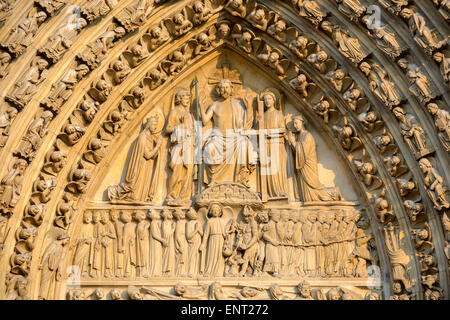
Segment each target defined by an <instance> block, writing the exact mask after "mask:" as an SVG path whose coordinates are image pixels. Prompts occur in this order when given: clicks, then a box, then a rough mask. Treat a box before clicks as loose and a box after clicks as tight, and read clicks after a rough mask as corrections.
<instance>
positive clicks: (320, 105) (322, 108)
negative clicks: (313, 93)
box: [313, 96, 337, 124]
mask: <svg viewBox="0 0 450 320" xmlns="http://www.w3.org/2000/svg"><path fill="white" fill-rule="evenodd" d="M313 109H314V111H315V112H316V114H317V115H318V116H320V117H321V118H322V119H323V121H324V122H325V124H328V122H329V120H330V117H331V115H332V114H336V113H337V110H336V109H335V106H334V101H333V100H332V99H330V100H327V99H324V97H323V96H322V97H321V99H320V101H319V102H317V103H316V104H314V105H313Z"/></svg>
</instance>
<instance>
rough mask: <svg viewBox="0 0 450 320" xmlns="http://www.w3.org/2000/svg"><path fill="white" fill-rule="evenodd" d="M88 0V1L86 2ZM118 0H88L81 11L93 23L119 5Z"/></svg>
mask: <svg viewBox="0 0 450 320" xmlns="http://www.w3.org/2000/svg"><path fill="white" fill-rule="evenodd" d="M86 2H88V3H86ZM117 3H118V0H88V1H84V3H83V4H82V6H81V13H82V14H83V15H84V16H85V17H86V19H87V20H88V21H89V22H90V23H92V22H94V21H95V20H96V19H98V18H100V17H102V16H105V15H107V14H108V12H110V11H111V10H112V9H114V7H115V6H117Z"/></svg>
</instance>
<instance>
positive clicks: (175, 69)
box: [161, 43, 192, 75]
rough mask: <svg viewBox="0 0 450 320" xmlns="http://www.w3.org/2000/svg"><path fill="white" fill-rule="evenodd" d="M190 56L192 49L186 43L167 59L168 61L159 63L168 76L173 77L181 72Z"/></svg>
mask: <svg viewBox="0 0 450 320" xmlns="http://www.w3.org/2000/svg"><path fill="white" fill-rule="evenodd" d="M191 54H192V49H191V47H190V44H189V43H187V44H185V45H184V46H183V48H181V50H175V51H174V52H172V53H171V54H170V55H169V56H168V57H167V58H168V59H166V60H164V61H163V62H161V67H162V68H163V70H164V71H166V73H167V74H168V75H175V74H177V73H179V72H180V71H181V70H183V68H184V67H185V66H186V64H187V62H188V59H189V56H190V55H191Z"/></svg>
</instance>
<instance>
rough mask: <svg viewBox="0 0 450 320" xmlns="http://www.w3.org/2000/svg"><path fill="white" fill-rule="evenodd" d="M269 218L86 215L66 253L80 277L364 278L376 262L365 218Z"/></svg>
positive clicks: (286, 214) (349, 214) (275, 214)
mask: <svg viewBox="0 0 450 320" xmlns="http://www.w3.org/2000/svg"><path fill="white" fill-rule="evenodd" d="M269 215H270V219H269V217H268V214H267V213H266V212H260V213H258V214H257V215H256V214H246V215H245V218H244V220H243V221H241V222H239V223H238V222H236V221H235V220H234V219H231V220H230V221H229V222H228V223H225V221H223V220H221V219H220V218H219V217H218V216H214V215H213V216H212V217H210V218H209V219H208V221H207V222H206V224H205V225H204V226H203V225H202V223H201V222H200V221H199V215H198V213H197V212H196V211H195V210H193V209H190V210H188V211H187V213H185V212H184V211H183V210H181V209H176V210H174V212H173V214H172V212H171V210H169V209H165V210H163V211H162V214H160V213H159V212H157V211H156V210H150V211H149V213H148V217H149V218H150V220H151V222H149V221H148V220H147V219H146V213H145V211H136V212H134V214H133V215H131V214H130V213H129V212H126V211H122V212H121V213H120V215H119V211H118V210H111V211H110V212H108V211H107V210H104V211H102V210H99V211H94V212H91V211H89V210H88V211H86V212H85V213H84V223H83V225H82V228H81V230H80V233H79V235H78V238H77V240H76V242H75V244H74V245H73V247H72V248H73V249H74V254H73V265H74V266H76V267H77V268H79V269H78V272H79V273H80V276H81V277H83V278H86V277H89V276H90V277H107V278H108V277H114V276H116V277H130V276H134V275H135V276H136V277H149V276H172V275H173V276H174V275H176V276H190V277H193V276H197V275H199V274H203V275H204V276H224V275H225V276H252V275H253V276H263V275H286V276H298V275H300V276H310V277H315V276H346V277H366V276H367V266H368V264H375V263H376V262H377V259H378V258H377V257H376V253H375V252H374V249H375V248H374V247H373V243H372V236H371V235H370V234H367V233H366V232H365V231H364V230H367V229H368V227H369V224H368V220H367V219H365V218H362V219H360V214H359V212H357V211H356V212H353V210H349V211H345V212H344V211H342V212H337V213H334V212H319V213H318V214H316V213H315V212H313V211H311V212H300V213H299V212H298V211H297V210H293V211H289V210H282V211H281V212H280V211H279V210H275V209H272V210H271V211H270V214H269ZM119 216H120V219H119ZM186 216H187V218H188V221H186V219H185V217H186ZM173 217H175V219H176V220H177V221H176V222H173V221H172V220H173ZM133 218H134V219H135V220H136V221H137V223H133V222H132V219H133ZM161 218H162V220H163V221H161ZM356 224H358V225H356ZM134 270H135V273H134V272H133V271H134Z"/></svg>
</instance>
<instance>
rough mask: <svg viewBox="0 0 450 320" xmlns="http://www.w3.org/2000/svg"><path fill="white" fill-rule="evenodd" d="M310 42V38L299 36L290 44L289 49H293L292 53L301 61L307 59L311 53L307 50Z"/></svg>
mask: <svg viewBox="0 0 450 320" xmlns="http://www.w3.org/2000/svg"><path fill="white" fill-rule="evenodd" d="M308 42H309V40H308V38H306V37H304V36H301V35H300V36H297V37H296V38H295V39H294V40H292V41H291V42H290V43H289V49H291V51H292V52H293V53H295V55H296V56H297V57H299V58H300V59H305V58H306V57H307V56H308V51H309V50H308V48H307V47H308Z"/></svg>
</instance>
